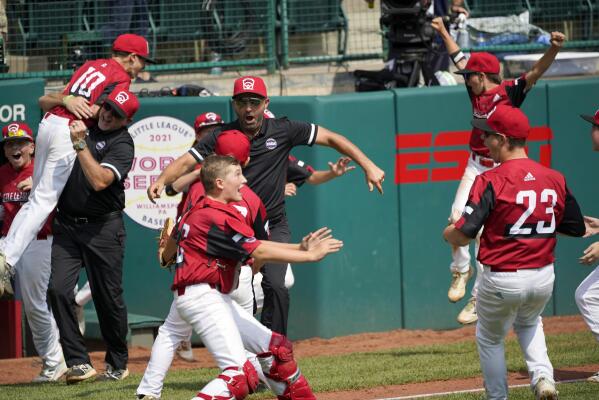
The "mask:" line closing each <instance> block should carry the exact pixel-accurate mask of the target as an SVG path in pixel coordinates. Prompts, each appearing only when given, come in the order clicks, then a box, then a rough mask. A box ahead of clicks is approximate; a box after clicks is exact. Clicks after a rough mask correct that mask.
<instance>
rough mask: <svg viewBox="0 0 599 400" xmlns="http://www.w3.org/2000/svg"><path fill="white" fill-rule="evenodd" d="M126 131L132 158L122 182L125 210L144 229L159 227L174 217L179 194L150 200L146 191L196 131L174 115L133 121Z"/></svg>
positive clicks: (186, 145) (178, 154) (187, 143)
mask: <svg viewBox="0 0 599 400" xmlns="http://www.w3.org/2000/svg"><path fill="white" fill-rule="evenodd" d="M129 133H130V134H131V137H132V138H133V141H134V143H135V157H134V159H133V165H132V167H131V171H130V172H129V176H128V178H127V180H126V181H125V196H126V197H125V198H126V201H125V213H126V214H127V215H128V216H129V217H130V218H131V219H132V220H133V221H135V222H137V223H138V224H140V225H142V226H144V227H146V228H150V229H160V228H161V227H162V225H163V224H164V220H165V219H166V218H167V217H171V218H174V217H175V215H176V213H177V205H178V204H179V201H180V200H181V195H177V196H173V197H168V196H165V195H163V196H161V198H160V199H159V200H158V201H157V202H156V203H152V202H151V201H150V200H148V196H147V194H146V193H147V190H148V188H149V187H150V185H151V184H152V183H154V182H155V181H156V179H158V176H160V173H161V172H162V170H163V169H164V168H166V166H167V165H169V164H170V163H171V162H173V161H174V160H175V159H177V158H178V157H180V156H181V155H182V154H184V153H185V152H186V151H187V150H189V148H190V147H191V144H192V143H193V140H194V138H195V132H194V130H193V128H192V127H191V126H189V125H188V124H186V123H185V122H183V121H181V120H179V119H177V118H173V117H166V116H156V117H149V118H144V119H142V120H140V121H137V122H135V123H134V124H133V125H131V126H130V127H129Z"/></svg>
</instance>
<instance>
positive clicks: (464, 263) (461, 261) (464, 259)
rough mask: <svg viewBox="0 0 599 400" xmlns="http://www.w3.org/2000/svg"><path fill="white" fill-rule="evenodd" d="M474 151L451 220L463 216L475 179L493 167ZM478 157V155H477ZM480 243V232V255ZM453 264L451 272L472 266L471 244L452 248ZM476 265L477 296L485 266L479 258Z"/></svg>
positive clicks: (473, 288)
mask: <svg viewBox="0 0 599 400" xmlns="http://www.w3.org/2000/svg"><path fill="white" fill-rule="evenodd" d="M472 154H473V153H471V154H470V157H468V164H467V165H466V168H465V169H464V175H462V179H461V180H460V184H459V185H458V189H457V191H456V194H455V198H454V200H453V204H452V205H451V214H450V216H449V222H457V220H459V219H460V217H461V216H462V213H463V212H464V208H465V207H466V202H467V201H468V195H469V194H470V189H471V188H472V185H473V184H474V179H476V177H477V176H478V175H480V174H482V173H483V172H485V171H488V170H490V169H491V168H487V167H484V166H482V165H480V164H479V163H478V162H476V161H475V160H474V159H473V156H472ZM475 157H478V156H475ZM479 245H480V232H479V235H477V236H476V240H475V242H474V254H476V255H478V247H479ZM451 259H452V260H451V264H450V265H449V269H450V270H451V272H461V273H464V272H468V269H469V266H470V259H471V257H470V246H469V245H466V246H460V247H453V246H452V249H451ZM474 264H475V266H476V280H475V281H474V286H472V291H471V293H472V297H476V293H477V291H478V286H479V285H480V279H481V275H482V272H483V267H482V265H481V263H480V262H478V260H475V261H474Z"/></svg>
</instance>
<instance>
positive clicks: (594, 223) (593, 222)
mask: <svg viewBox="0 0 599 400" xmlns="http://www.w3.org/2000/svg"><path fill="white" fill-rule="evenodd" d="M584 226H585V228H586V232H585V234H584V236H583V237H590V236H593V235H596V234H597V233H599V218H593V217H588V216H586V215H585V216H584Z"/></svg>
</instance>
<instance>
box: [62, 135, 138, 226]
mask: <svg viewBox="0 0 599 400" xmlns="http://www.w3.org/2000/svg"><path fill="white" fill-rule="evenodd" d="M85 142H86V143H87V147H88V148H89V151H90V152H91V153H92V156H93V157H94V159H95V160H96V161H98V162H99V163H100V165H101V166H103V167H105V168H108V169H110V170H111V171H112V173H113V174H114V177H115V179H114V181H113V182H112V183H111V184H110V185H109V186H108V187H107V188H105V189H103V190H100V191H95V190H94V189H93V187H92V186H91V184H90V183H89V182H88V180H87V178H86V177H85V174H84V173H83V169H81V164H80V163H79V158H77V159H76V160H75V164H74V165H73V171H72V172H71V175H70V176H69V180H68V181H67V184H66V185H65V188H64V190H63V192H62V195H61V196H60V199H59V200H58V210H59V211H60V212H64V213H66V214H68V215H71V216H73V217H97V216H100V215H104V214H108V213H111V212H114V211H120V210H122V209H124V208H125V186H124V182H125V178H127V174H128V173H129V170H130V169H131V165H132V163H133V156H134V155H135V148H134V145H133V139H132V138H131V135H129V132H128V131H127V128H126V127H124V128H121V129H117V130H116V131H110V132H103V131H101V130H100V128H98V126H97V125H94V126H93V127H91V128H90V132H89V135H88V136H87V138H86V139H85Z"/></svg>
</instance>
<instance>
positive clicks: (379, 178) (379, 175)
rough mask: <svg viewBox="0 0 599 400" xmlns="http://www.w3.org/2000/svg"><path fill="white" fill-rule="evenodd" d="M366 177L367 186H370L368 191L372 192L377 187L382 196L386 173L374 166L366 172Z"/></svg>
mask: <svg viewBox="0 0 599 400" xmlns="http://www.w3.org/2000/svg"><path fill="white" fill-rule="evenodd" d="M364 174H365V175H366V184H368V190H370V191H371V192H372V191H373V190H374V188H375V187H376V188H377V190H378V191H379V193H380V194H383V182H384V181H385V171H383V170H382V169H380V168H379V167H377V166H376V165H374V164H373V165H372V167H370V168H369V169H368V170H365V171H364Z"/></svg>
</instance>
